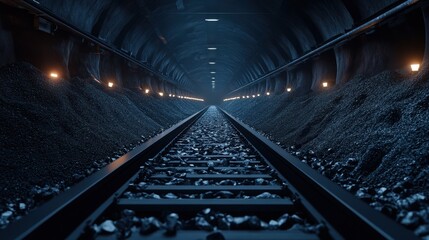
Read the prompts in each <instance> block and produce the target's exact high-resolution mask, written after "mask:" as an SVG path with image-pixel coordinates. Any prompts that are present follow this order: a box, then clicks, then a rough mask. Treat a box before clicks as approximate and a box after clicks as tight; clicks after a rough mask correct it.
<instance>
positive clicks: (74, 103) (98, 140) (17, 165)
mask: <svg viewBox="0 0 429 240" xmlns="http://www.w3.org/2000/svg"><path fill="white" fill-rule="evenodd" d="M203 107H204V103H201V102H192V101H189V100H180V99H171V98H168V97H167V98H166V97H164V98H158V97H153V96H145V95H144V94H142V93H141V92H140V93H139V92H133V91H129V90H124V89H123V90H119V89H107V88H105V87H103V86H102V85H100V84H98V83H96V82H94V81H85V80H82V79H78V78H74V79H71V80H64V79H62V80H53V79H49V78H46V77H45V76H44V75H43V74H42V73H41V72H39V70H37V69H36V68H34V67H33V66H31V65H30V64H26V63H18V64H12V65H8V66H3V67H1V68H0V123H1V125H0V126H1V131H0V146H1V148H0V149H1V155H0V156H1V157H0V214H2V217H1V218H0V226H1V225H4V224H6V223H7V222H8V221H9V220H11V219H12V218H13V217H14V216H16V215H20V214H22V213H25V212H26V211H28V209H30V208H32V207H33V206H34V205H37V204H38V203H39V202H43V201H44V200H46V199H49V198H51V197H52V196H53V195H55V194H56V193H58V192H59V191H62V190H64V189H65V188H67V187H68V186H70V185H72V184H73V183H75V182H77V181H80V180H81V179H82V178H84V177H85V176H87V175H89V174H91V173H93V172H94V171H96V170H97V169H99V168H100V167H102V166H104V165H105V164H107V163H109V162H111V161H112V160H114V159H115V158H117V157H119V156H121V155H122V154H124V153H126V152H127V151H129V150H131V149H132V148H133V147H135V146H136V145H137V144H139V143H142V142H143V141H145V140H146V139H148V138H150V137H151V136H153V135H155V134H157V133H158V132H160V131H161V130H162V129H165V128H167V127H169V126H170V125H172V124H174V123H176V122H178V121H180V120H182V119H184V118H186V117H188V116H189V115H191V114H193V113H195V112H197V111H198V110H201V109H202V108H203ZM20 203H21V204H20ZM23 204H24V205H23ZM20 205H21V206H20ZM20 207H21V208H22V209H20ZM11 212H12V216H9V214H10V213H11ZM3 215H4V216H3Z"/></svg>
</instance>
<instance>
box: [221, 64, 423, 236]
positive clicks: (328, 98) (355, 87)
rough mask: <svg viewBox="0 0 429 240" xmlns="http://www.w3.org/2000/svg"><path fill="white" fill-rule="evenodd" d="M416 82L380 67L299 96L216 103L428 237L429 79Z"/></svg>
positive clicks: (291, 95)
mask: <svg viewBox="0 0 429 240" xmlns="http://www.w3.org/2000/svg"><path fill="white" fill-rule="evenodd" d="M416 79H417V78H416V76H413V75H410V74H403V73H402V74H401V73H400V72H383V73H380V74H378V75H376V76H373V77H356V78H354V79H352V80H351V81H350V82H348V83H346V84H345V85H344V86H341V87H338V88H335V89H326V91H322V92H318V93H309V94H307V95H305V96H293V94H289V95H288V94H283V95H278V96H263V97H259V98H254V99H245V100H243V99H241V100H236V101H231V102H225V103H223V104H222V105H221V107H222V108H223V109H225V110H226V111H228V112H229V113H231V114H232V115H234V116H236V117H238V118H240V119H241V120H243V121H244V122H245V123H247V124H249V125H251V126H253V127H254V128H255V129H257V130H259V131H261V132H263V133H265V134H267V135H268V136H269V137H270V138H272V139H273V140H275V141H277V142H278V144H281V145H282V146H283V147H284V148H285V149H287V150H289V151H290V152H292V153H293V154H295V155H296V156H298V157H299V158H301V159H302V161H304V162H307V163H308V164H309V165H310V166H312V167H313V168H314V169H316V170H318V171H319V172H320V173H322V174H324V175H325V176H327V177H329V178H331V179H333V180H334V181H336V182H337V183H339V184H340V185H342V186H343V187H345V188H346V189H348V190H349V191H351V192H352V193H354V194H355V195H357V196H358V197H360V198H361V199H362V200H364V201H367V202H368V203H370V204H371V205H372V206H374V207H375V208H376V209H377V210H380V211H382V212H384V213H386V214H387V215H390V216H391V217H393V218H396V220H397V221H399V222H401V223H402V224H404V225H405V226H407V227H409V228H411V229H413V230H415V231H416V233H417V234H418V235H420V236H426V235H429V226H428V225H424V226H421V224H425V223H426V224H427V223H429V214H428V212H429V210H428V209H429V208H428V203H427V197H426V196H428V194H429V188H428V187H427V186H429V174H428V173H429V124H428V123H429V111H428V109H429V83H428V82H425V81H421V80H420V81H417V80H416ZM419 225H420V228H418V227H417V226H419Z"/></svg>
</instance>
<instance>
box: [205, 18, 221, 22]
mask: <svg viewBox="0 0 429 240" xmlns="http://www.w3.org/2000/svg"><path fill="white" fill-rule="evenodd" d="M205 20H206V22H219V19H218V18H206V19H205Z"/></svg>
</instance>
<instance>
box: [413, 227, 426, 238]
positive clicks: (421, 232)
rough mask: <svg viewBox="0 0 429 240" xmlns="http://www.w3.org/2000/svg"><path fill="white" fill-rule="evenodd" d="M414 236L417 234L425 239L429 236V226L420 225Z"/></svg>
mask: <svg viewBox="0 0 429 240" xmlns="http://www.w3.org/2000/svg"><path fill="white" fill-rule="evenodd" d="M414 234H416V235H417V236H419V237H424V236H427V235H429V225H428V224H425V225H420V226H419V227H418V228H417V229H416V230H414Z"/></svg>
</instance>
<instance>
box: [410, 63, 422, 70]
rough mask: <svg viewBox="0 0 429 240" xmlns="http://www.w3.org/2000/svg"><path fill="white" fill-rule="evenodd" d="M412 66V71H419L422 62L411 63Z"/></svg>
mask: <svg viewBox="0 0 429 240" xmlns="http://www.w3.org/2000/svg"><path fill="white" fill-rule="evenodd" d="M410 67H411V71H412V72H418V71H419V69H420V64H418V63H414V64H411V65H410Z"/></svg>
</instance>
